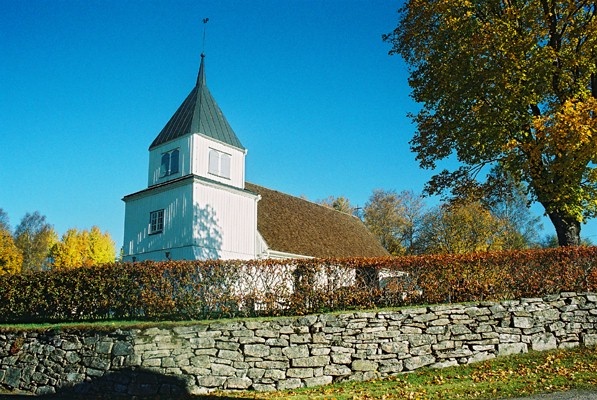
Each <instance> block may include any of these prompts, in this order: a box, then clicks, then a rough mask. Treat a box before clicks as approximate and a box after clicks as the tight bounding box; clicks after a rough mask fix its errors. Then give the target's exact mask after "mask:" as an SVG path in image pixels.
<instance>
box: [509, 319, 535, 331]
mask: <svg viewBox="0 0 597 400" xmlns="http://www.w3.org/2000/svg"><path fill="white" fill-rule="evenodd" d="M512 323H513V324H514V327H515V328H522V329H529V328H532V327H533V326H534V325H535V324H534V322H533V319H532V318H530V317H526V316H525V317H516V316H514V317H512Z"/></svg>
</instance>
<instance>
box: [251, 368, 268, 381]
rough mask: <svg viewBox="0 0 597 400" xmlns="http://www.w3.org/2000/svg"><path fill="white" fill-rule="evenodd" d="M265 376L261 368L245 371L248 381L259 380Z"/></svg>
mask: <svg viewBox="0 0 597 400" xmlns="http://www.w3.org/2000/svg"><path fill="white" fill-rule="evenodd" d="M263 375H265V369H263V368H249V370H248V371H247V377H248V378H250V379H261V378H263Z"/></svg>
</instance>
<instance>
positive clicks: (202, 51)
mask: <svg viewBox="0 0 597 400" xmlns="http://www.w3.org/2000/svg"><path fill="white" fill-rule="evenodd" d="M208 22H209V18H203V44H202V46H203V49H202V50H201V56H202V57H204V56H205V30H206V29H205V28H206V27H205V26H206V25H207V23H208Z"/></svg>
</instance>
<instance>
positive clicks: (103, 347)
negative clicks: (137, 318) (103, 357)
mask: <svg viewBox="0 0 597 400" xmlns="http://www.w3.org/2000/svg"><path fill="white" fill-rule="evenodd" d="M112 346H114V343H113V342H111V341H110V342H108V341H101V342H98V343H97V344H96V345H95V351H96V352H97V353H99V354H110V353H111V352H112Z"/></svg>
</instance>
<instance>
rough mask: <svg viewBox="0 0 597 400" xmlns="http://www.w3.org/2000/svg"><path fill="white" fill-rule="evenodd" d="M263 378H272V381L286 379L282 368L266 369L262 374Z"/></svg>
mask: <svg viewBox="0 0 597 400" xmlns="http://www.w3.org/2000/svg"><path fill="white" fill-rule="evenodd" d="M263 379H273V380H274V381H279V380H283V379H286V370H284V369H268V370H266V371H265V374H264V375H263Z"/></svg>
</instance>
